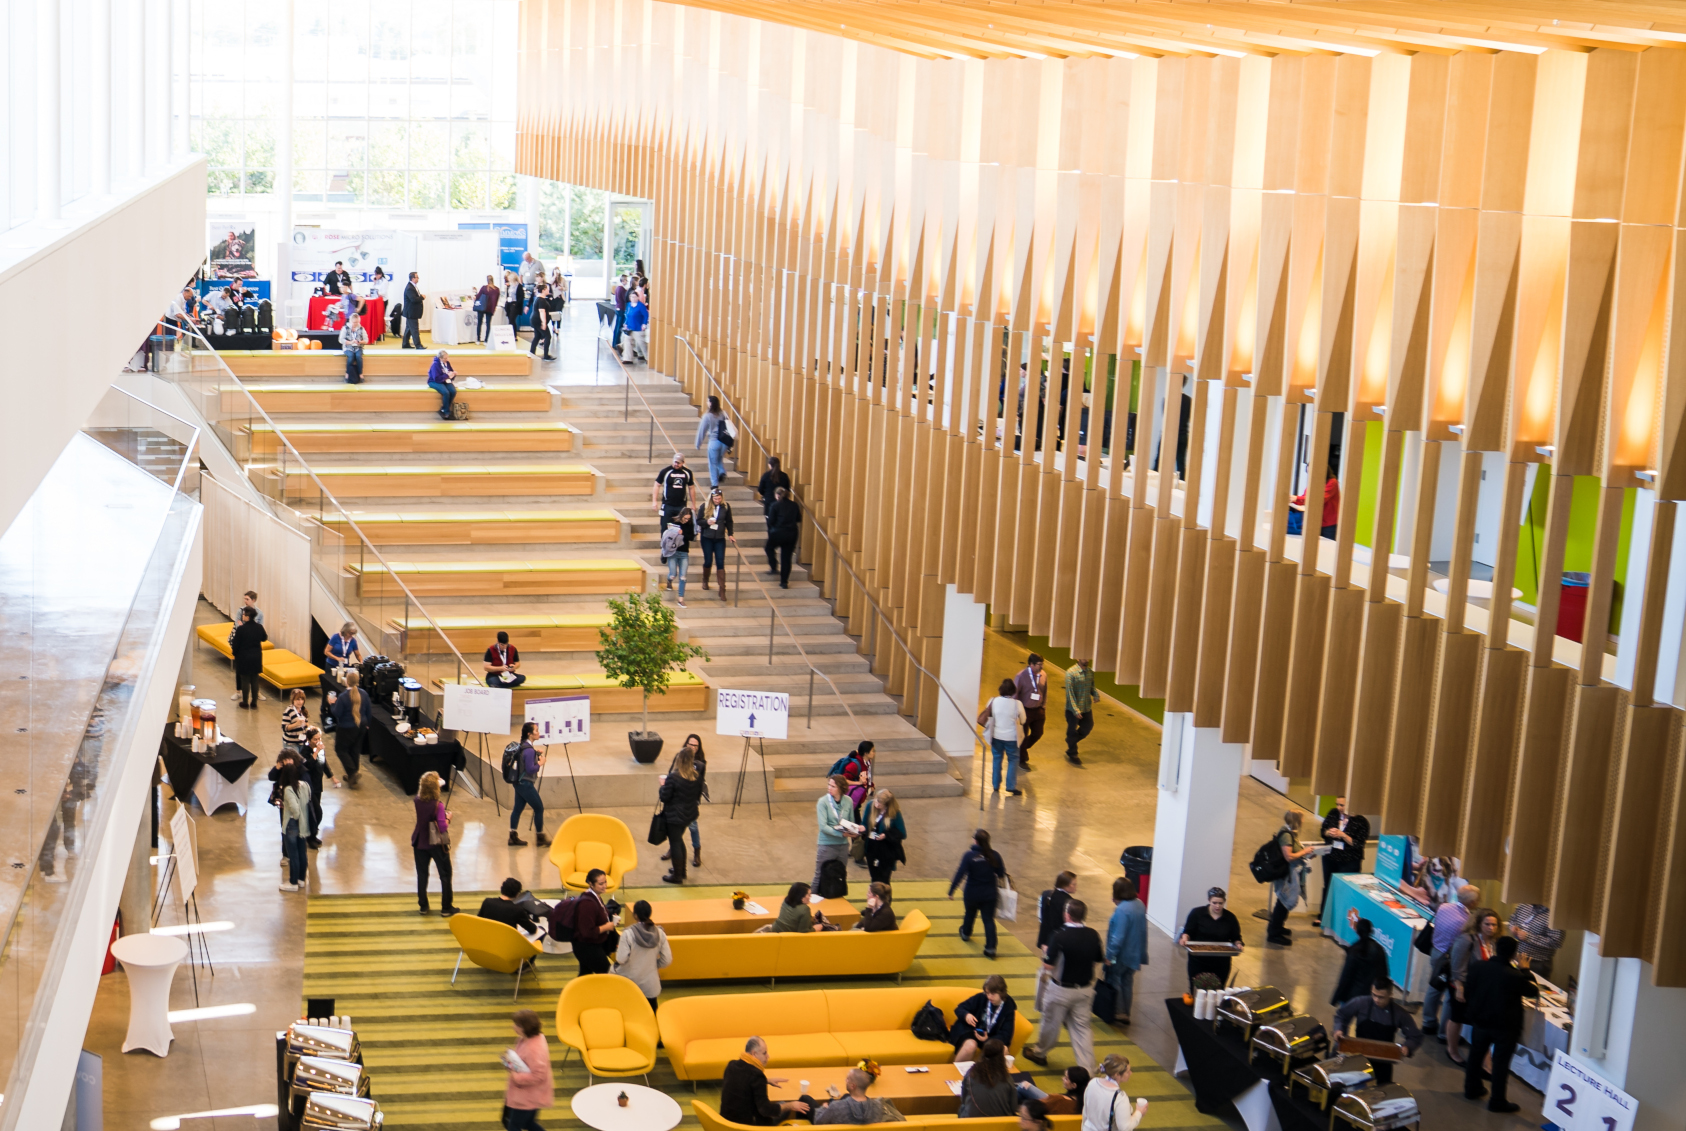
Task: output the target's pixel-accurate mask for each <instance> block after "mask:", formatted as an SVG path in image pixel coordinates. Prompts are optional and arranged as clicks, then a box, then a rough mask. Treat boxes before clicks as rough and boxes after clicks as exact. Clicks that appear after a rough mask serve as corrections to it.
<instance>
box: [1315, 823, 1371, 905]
mask: <svg viewBox="0 0 1686 1131" xmlns="http://www.w3.org/2000/svg"><path fill="white" fill-rule="evenodd" d="M1369 839H1370V822H1369V821H1368V820H1367V819H1366V818H1365V817H1364V815H1363V814H1361V813H1348V812H1347V811H1346V798H1344V797H1337V798H1335V805H1334V808H1332V809H1330V810H1329V812H1328V814H1327V815H1326V816H1325V817H1324V818H1323V840H1324V842H1325V843H1327V844H1329V845H1332V846H1333V847H1332V848H1331V849H1330V851H1329V852H1328V853H1327V854H1326V855H1325V856H1324V857H1323V903H1325V904H1326V903H1328V902H1329V885H1330V883H1332V882H1333V881H1334V878H1335V876H1336V874H1337V873H1340V872H1362V871H1363V870H1364V845H1365V843H1366V842H1367V841H1368V840H1369ZM1317 917H1318V918H1319V919H1321V918H1322V917H1323V909H1322V905H1321V904H1320V905H1319V906H1318V911H1317Z"/></svg>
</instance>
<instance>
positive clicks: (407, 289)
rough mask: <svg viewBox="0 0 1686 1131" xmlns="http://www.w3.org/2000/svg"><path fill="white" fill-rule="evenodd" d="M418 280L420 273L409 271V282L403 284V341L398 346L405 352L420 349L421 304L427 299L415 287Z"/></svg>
mask: <svg viewBox="0 0 1686 1131" xmlns="http://www.w3.org/2000/svg"><path fill="white" fill-rule="evenodd" d="M420 280H421V272H419V271H411V272H410V281H409V282H408V283H405V284H404V340H403V342H401V343H400V345H401V347H402V348H403V349H407V350H419V349H421V348H422V343H421V316H422V303H423V302H424V301H425V300H426V299H427V296H426V295H424V294H422V293H421V291H420V290H419V289H418V288H417V287H416V283H417V282H419V281H420Z"/></svg>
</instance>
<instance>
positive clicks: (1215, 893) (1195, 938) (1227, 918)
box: [1177, 888, 1246, 990]
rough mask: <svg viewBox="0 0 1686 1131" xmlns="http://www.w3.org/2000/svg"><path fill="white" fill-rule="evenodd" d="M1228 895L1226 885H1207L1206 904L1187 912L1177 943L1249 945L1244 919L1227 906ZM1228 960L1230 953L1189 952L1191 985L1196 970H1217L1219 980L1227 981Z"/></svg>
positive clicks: (1181, 944) (1206, 971) (1190, 984)
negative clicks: (1243, 930)
mask: <svg viewBox="0 0 1686 1131" xmlns="http://www.w3.org/2000/svg"><path fill="white" fill-rule="evenodd" d="M1225 899H1226V897H1225V895H1224V889H1223V888H1210V889H1208V890H1207V892H1206V906H1204V907H1196V908H1195V909H1194V910H1193V911H1190V912H1189V913H1188V919H1187V920H1186V921H1185V922H1184V923H1183V933H1182V935H1181V937H1179V938H1178V939H1177V945H1178V946H1187V945H1188V944H1189V943H1191V942H1223V943H1234V944H1235V945H1236V946H1237V947H1241V946H1244V945H1246V944H1245V943H1244V942H1243V941H1242V939H1241V923H1240V922H1239V921H1238V920H1237V919H1236V918H1235V912H1233V911H1229V910H1227V909H1225V907H1224V901H1225ZM1229 963H1230V959H1229V955H1227V954H1218V955H1212V954H1190V955H1189V956H1188V988H1189V989H1190V990H1193V989H1194V976H1195V975H1196V974H1216V975H1217V976H1218V981H1220V982H1224V983H1228V982H1229Z"/></svg>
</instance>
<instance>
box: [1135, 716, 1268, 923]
mask: <svg viewBox="0 0 1686 1131" xmlns="http://www.w3.org/2000/svg"><path fill="white" fill-rule="evenodd" d="M1221 733H1222V732H1221V731H1219V730H1218V728H1217V727H1196V726H1195V725H1194V716H1193V715H1191V714H1188V713H1186V712H1170V713H1167V714H1166V715H1165V730H1164V734H1163V735H1162V736H1161V738H1160V747H1159V809H1158V813H1157V814H1156V816H1155V818H1154V823H1153V882H1152V887H1151V889H1150V890H1149V892H1148V900H1147V917H1148V921H1149V922H1151V923H1153V925H1154V926H1156V927H1158V928H1159V929H1160V930H1162V931H1164V932H1165V933H1166V934H1168V935H1170V936H1171V937H1172V938H1176V937H1177V936H1178V935H1179V934H1181V933H1182V927H1183V920H1184V919H1186V918H1187V917H1188V912H1189V909H1190V908H1193V907H1197V906H1199V905H1201V904H1203V903H1205V902H1206V889H1208V888H1210V887H1214V886H1216V887H1227V886H1228V884H1229V872H1230V857H1231V855H1232V854H1233V852H1234V849H1235V815H1236V808H1237V805H1238V803H1239V800H1240V796H1241V772H1242V767H1243V765H1244V761H1243V759H1244V758H1245V756H1246V750H1247V747H1246V746H1245V745H1244V744H1242V743H1239V742H1224V741H1223V740H1222V739H1220V738H1219V735H1220V734H1221Z"/></svg>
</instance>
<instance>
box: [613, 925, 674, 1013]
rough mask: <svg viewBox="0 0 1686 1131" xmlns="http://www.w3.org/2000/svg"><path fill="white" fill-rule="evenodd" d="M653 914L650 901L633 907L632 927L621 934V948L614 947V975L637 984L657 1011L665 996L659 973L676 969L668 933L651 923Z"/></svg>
mask: <svg viewBox="0 0 1686 1131" xmlns="http://www.w3.org/2000/svg"><path fill="white" fill-rule="evenodd" d="M651 914H652V913H651V911H650V901H649V900H647V899H640V900H639V901H638V902H637V903H634V904H633V905H632V918H633V920H634V922H633V924H632V927H631V928H630V929H629V930H625V931H622V932H621V941H620V945H618V946H616V947H615V973H617V974H619V975H620V976H621V977H623V978H628V979H630V980H631V981H632V982H634V983H635V984H636V985H637V986H638V989H639V991H640V992H641V993H643V995H644V996H645V997H647V998H649V999H650V1008H651V1009H654V1008H656V999H657V998H658V997H660V996H661V992H662V979H661V973H660V971H661V970H662V968H663V967H665V966H671V965H673V947H671V946H669V945H668V941H667V932H666V931H664V930H662V929H661V928H660V927H658V926H656V924H655V923H654V922H652V921H651V918H650V916H651Z"/></svg>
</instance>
